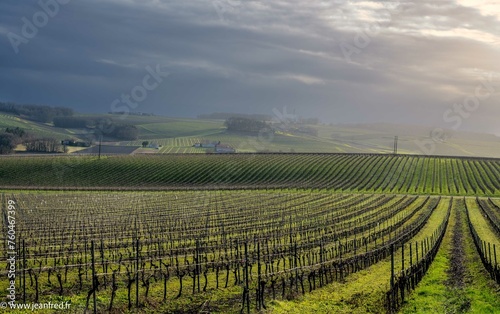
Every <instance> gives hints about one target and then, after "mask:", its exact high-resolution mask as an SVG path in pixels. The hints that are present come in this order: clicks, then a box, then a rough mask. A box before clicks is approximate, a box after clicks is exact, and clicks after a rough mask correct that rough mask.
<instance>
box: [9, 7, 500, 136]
mask: <svg viewBox="0 0 500 314" xmlns="http://www.w3.org/2000/svg"><path fill="white" fill-rule="evenodd" d="M499 18H500V5H499V4H496V3H495V1H486V0H484V1H479V0H453V1H452V0H440V1H432V0H419V1H396V0H395V1H357V0H356V1H347V0H336V1H329V2H319V1H309V2H304V1H297V0H292V1H241V0H232V1H229V0H209V1H199V0H198V1H159V0H156V1H133V0H128V1H115V0H101V1H95V0H89V1H68V0H64V1H63V0H57V1H56V0H42V1H40V2H39V1H35V0H30V1H22V2H19V1H17V0H6V1H2V2H1V3H0V38H1V42H2V44H1V45H0V68H1V71H0V100H3V101H13V102H18V103H37V104H49V105H59V106H70V107H72V108H74V109H76V110H78V111H81V112H108V111H120V110H134V111H141V112H154V113H156V114H163V115H169V116H185V117H195V116H196V115H198V114H204V113H210V112H241V113H260V114H268V115H273V109H276V110H279V111H280V112H283V111H284V110H285V109H284V107H286V108H287V109H286V110H288V112H294V113H296V114H298V115H301V116H305V117H319V118H321V120H322V121H323V122H326V123H376V122H385V123H387V122H390V123H398V124H407V123H409V124H419V125H427V126H431V127H439V128H446V129H454V130H463V131H476V132H488V133H493V134H497V135H500V129H499V127H498V123H497V119H498V116H499V115H500V106H498V100H499V91H500V84H498V81H499V79H500V77H499V73H500V65H499V63H498V55H499V54H498V53H499V52H500V49H499V36H500V35H499V34H500V21H499ZM276 110H275V111H276Z"/></svg>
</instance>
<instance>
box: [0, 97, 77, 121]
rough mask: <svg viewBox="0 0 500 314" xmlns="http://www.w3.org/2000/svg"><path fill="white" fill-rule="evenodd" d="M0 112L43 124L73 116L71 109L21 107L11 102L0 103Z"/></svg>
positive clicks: (39, 106) (37, 106)
mask: <svg viewBox="0 0 500 314" xmlns="http://www.w3.org/2000/svg"><path fill="white" fill-rule="evenodd" d="M0 111H2V112H6V113H10V114H13V115H16V116H20V117H23V118H26V119H28V120H33V121H38V122H43V123H50V122H53V120H54V118H56V117H71V116H73V114H74V111H73V109H70V108H65V107H51V106H44V105H22V104H16V103H12V102H0Z"/></svg>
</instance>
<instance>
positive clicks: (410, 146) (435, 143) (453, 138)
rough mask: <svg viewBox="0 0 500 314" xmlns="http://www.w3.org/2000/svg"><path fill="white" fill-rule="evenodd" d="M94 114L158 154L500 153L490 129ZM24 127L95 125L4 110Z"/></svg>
mask: <svg viewBox="0 0 500 314" xmlns="http://www.w3.org/2000/svg"><path fill="white" fill-rule="evenodd" d="M82 116H85V117H91V118H99V117H100V118H103V117H104V118H109V119H115V120H116V121H118V122H122V123H130V124H134V125H135V126H136V127H137V128H138V129H139V132H140V134H139V139H137V140H136V141H119V140H116V139H111V138H108V139H105V140H106V141H108V143H106V144H108V145H123V146H129V145H131V146H141V145H142V142H143V141H149V142H150V143H157V144H159V145H162V148H161V150H159V151H158V153H162V154H182V153H205V150H203V149H195V148H193V147H192V146H193V144H194V143H199V142H204V141H209V142H212V141H217V142H218V141H221V143H223V144H227V145H231V146H232V147H234V148H235V149H236V151H237V152H240V153H245V152H309V153H310V152H321V153H376V154H380V153H382V154H386V153H391V152H392V151H393V145H394V136H396V135H397V136H399V141H398V152H399V153H404V154H417V155H442V156H476V157H497V158H500V137H496V136H493V135H487V134H474V133H466V132H451V131H450V132H448V133H447V137H446V139H445V140H444V141H441V140H440V139H432V138H430V137H429V134H430V132H431V131H432V128H426V127H421V126H418V127H416V126H400V125H399V126H398V125H388V124H375V125H369V124H367V125H310V126H308V127H311V128H314V129H316V130H317V131H318V135H317V136H312V135H305V134H286V133H284V132H281V131H280V125H279V124H278V125H276V126H275V127H276V130H277V132H276V133H275V134H274V135H272V136H270V135H269V134H260V135H257V134H241V133H234V132H226V130H225V127H224V122H223V121H222V120H200V119H187V118H169V117H162V116H135V115H129V116H126V117H125V119H123V120H122V119H121V117H122V116H120V115H109V114H100V115H99V114H93V115H82ZM5 127H20V128H23V129H26V130H30V131H32V132H33V133H36V134H38V135H42V136H47V137H55V138H57V139H61V140H62V139H67V138H75V139H79V140H84V141H86V140H90V139H93V140H94V143H95V142H96V139H95V137H94V136H93V134H92V133H93V130H91V129H89V130H84V129H62V128H55V127H52V126H51V125H48V124H43V123H37V122H33V121H29V120H25V119H21V118H18V117H15V116H11V115H7V114H2V113H0V128H5Z"/></svg>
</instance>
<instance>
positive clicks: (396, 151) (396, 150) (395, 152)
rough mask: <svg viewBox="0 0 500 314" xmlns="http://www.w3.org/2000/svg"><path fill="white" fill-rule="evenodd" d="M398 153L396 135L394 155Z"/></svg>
mask: <svg viewBox="0 0 500 314" xmlns="http://www.w3.org/2000/svg"><path fill="white" fill-rule="evenodd" d="M397 154H398V137H397V136H394V155H397Z"/></svg>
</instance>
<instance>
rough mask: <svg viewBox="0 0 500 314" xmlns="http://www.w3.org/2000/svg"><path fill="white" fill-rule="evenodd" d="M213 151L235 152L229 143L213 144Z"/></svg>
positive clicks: (221, 152) (222, 152)
mask: <svg viewBox="0 0 500 314" xmlns="http://www.w3.org/2000/svg"><path fill="white" fill-rule="evenodd" d="M215 152H216V153H219V154H230V153H235V152H236V150H235V149H234V148H232V147H231V146H229V145H217V146H215Z"/></svg>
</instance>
